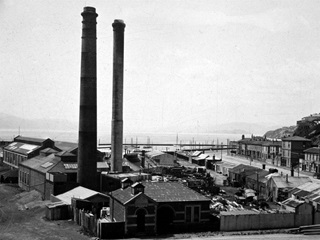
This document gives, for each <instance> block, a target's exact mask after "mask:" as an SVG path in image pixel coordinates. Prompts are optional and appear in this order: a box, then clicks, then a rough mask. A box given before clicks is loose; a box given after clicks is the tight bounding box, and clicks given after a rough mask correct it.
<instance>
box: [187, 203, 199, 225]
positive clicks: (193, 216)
mask: <svg viewBox="0 0 320 240" xmlns="http://www.w3.org/2000/svg"><path fill="white" fill-rule="evenodd" d="M186 222H187V223H196V222H200V206H186Z"/></svg>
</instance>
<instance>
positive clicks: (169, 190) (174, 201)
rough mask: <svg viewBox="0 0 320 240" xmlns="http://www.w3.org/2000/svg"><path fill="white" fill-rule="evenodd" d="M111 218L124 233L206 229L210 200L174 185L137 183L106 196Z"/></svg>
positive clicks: (208, 221) (208, 222) (186, 188)
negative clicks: (121, 227)
mask: <svg viewBox="0 0 320 240" xmlns="http://www.w3.org/2000/svg"><path fill="white" fill-rule="evenodd" d="M110 198H111V202H110V207H111V218H112V219H115V221H117V222H125V234H126V235H129V236H135V235H137V234H147V235H154V234H156V233H173V232H188V231H200V230H203V231H205V230H210V227H211V228H212V224H211V225H210V208H209V206H210V203H211V200H210V199H209V198H207V197H205V196H203V195H201V194H199V193H197V192H195V191H193V190H191V189H190V188H188V187H186V186H184V185H183V184H181V183H178V182H140V183H135V184H133V185H131V186H129V187H126V188H121V189H118V190H116V191H113V192H111V193H110Z"/></svg>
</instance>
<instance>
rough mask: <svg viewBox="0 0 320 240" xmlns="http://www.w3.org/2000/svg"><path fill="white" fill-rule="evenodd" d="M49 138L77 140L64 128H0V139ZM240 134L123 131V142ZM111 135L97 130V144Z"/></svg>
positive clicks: (222, 139)
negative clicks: (20, 137) (22, 137)
mask: <svg viewBox="0 0 320 240" xmlns="http://www.w3.org/2000/svg"><path fill="white" fill-rule="evenodd" d="M18 135H20V136H24V137H35V138H50V139H52V140H54V141H66V142H74V143H76V142H78V132H77V131H65V130H47V129H37V130H35V129H32V130H25V129H23V130H17V129H0V140H6V141H10V140H12V139H13V138H14V137H16V136H18ZM241 136H242V135H241V134H233V133H170V132H169V133H168V132H165V133H151V132H150V133H141V132H140V133H138V132H137V133H126V132H124V136H123V143H125V144H130V143H131V144H134V145H143V144H160V143H161V144H217V143H218V144H227V140H230V141H238V140H240V139H241ZM110 139H111V135H110V134H108V133H99V132H98V139H97V140H98V144H109V143H110V141H111V140H110Z"/></svg>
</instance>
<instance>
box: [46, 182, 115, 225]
mask: <svg viewBox="0 0 320 240" xmlns="http://www.w3.org/2000/svg"><path fill="white" fill-rule="evenodd" d="M50 200H51V201H52V202H53V204H49V205H48V206H47V209H46V215H47V217H48V216H49V218H51V219H52V220H59V219H67V218H70V217H72V214H74V213H73V211H74V210H76V209H78V210H79V209H86V210H88V211H91V212H92V213H93V214H95V215H96V218H98V217H99V216H100V211H101V209H102V208H103V207H109V203H110V198H109V196H108V195H105V194H103V193H100V192H97V191H93V190H91V189H88V188H85V187H82V186H78V187H75V188H73V189H71V190H69V191H67V192H65V193H63V194H59V195H56V196H54V195H51V197H50ZM65 205H68V209H66V208H65V207H64V206H65ZM66 211H67V212H66ZM76 215H77V214H76Z"/></svg>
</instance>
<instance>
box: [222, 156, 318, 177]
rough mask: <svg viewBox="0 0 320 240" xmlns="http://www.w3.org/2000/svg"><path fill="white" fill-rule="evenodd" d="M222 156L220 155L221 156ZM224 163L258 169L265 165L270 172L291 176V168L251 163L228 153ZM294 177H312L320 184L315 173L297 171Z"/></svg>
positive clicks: (223, 159)
mask: <svg viewBox="0 0 320 240" xmlns="http://www.w3.org/2000/svg"><path fill="white" fill-rule="evenodd" d="M219 156H220V155H219ZM222 161H223V162H227V163H233V164H239V163H240V164H246V165H251V166H254V167H258V168H262V165H263V164H265V165H266V168H265V169H266V170H269V169H270V168H276V169H278V171H279V173H281V172H282V173H283V174H284V175H286V174H288V176H291V171H290V169H289V168H287V167H283V166H277V165H273V164H271V163H269V162H262V161H258V160H253V161H250V159H247V158H245V157H243V156H239V155H235V156H230V155H227V154H226V153H224V154H223V155H222ZM294 176H300V177H302V176H303V177H310V179H311V180H312V181H313V182H317V183H320V180H319V179H316V178H314V177H313V173H310V172H301V171H300V172H298V171H297V170H295V172H294Z"/></svg>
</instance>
